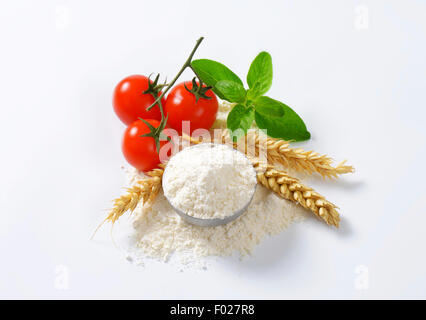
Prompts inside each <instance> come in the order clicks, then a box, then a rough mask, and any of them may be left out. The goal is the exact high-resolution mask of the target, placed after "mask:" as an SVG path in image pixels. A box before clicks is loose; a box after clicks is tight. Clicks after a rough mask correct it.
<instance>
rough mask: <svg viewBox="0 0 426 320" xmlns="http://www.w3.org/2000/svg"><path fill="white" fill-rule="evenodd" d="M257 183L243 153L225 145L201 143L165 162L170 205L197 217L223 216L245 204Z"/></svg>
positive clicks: (166, 191)
mask: <svg viewBox="0 0 426 320" xmlns="http://www.w3.org/2000/svg"><path fill="white" fill-rule="evenodd" d="M256 184H257V180H256V172H255V170H254V168H253V166H252V164H251V163H250V161H249V160H248V159H247V157H246V156H245V155H243V154H242V153H241V152H239V151H236V150H234V149H232V147H229V146H227V145H222V144H211V143H202V144H199V145H196V146H192V147H190V148H185V149H184V150H182V151H181V152H178V153H177V154H176V155H175V156H173V157H172V158H171V159H170V160H169V162H168V163H167V167H166V170H165V172H164V175H163V190H164V194H165V196H166V197H167V198H168V199H169V200H170V202H171V204H172V205H173V206H174V207H175V208H177V209H179V210H180V211H182V212H184V213H186V214H188V215H190V216H192V217H195V218H200V219H213V218H218V219H223V218H226V217H229V216H231V215H233V214H234V213H235V212H236V211H238V210H240V209H242V208H243V207H245V206H246V205H247V203H248V202H249V201H250V199H251V198H252V197H253V193H254V191H255V187H256Z"/></svg>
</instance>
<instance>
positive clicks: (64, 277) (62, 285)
mask: <svg viewBox="0 0 426 320" xmlns="http://www.w3.org/2000/svg"><path fill="white" fill-rule="evenodd" d="M69 282H70V277H69V270H68V267H67V266H64V265H57V266H56V267H55V273H54V283H53V286H54V288H55V289H56V290H68V289H69Z"/></svg>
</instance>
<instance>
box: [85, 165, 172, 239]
mask: <svg viewBox="0 0 426 320" xmlns="http://www.w3.org/2000/svg"><path fill="white" fill-rule="evenodd" d="M160 167H161V168H158V169H154V170H152V171H149V172H147V173H146V175H147V177H145V178H144V179H142V180H139V181H137V182H136V184H135V185H134V186H132V187H130V188H127V193H126V194H124V195H122V196H120V197H119V198H117V199H115V200H114V205H113V207H112V209H111V210H110V211H109V213H108V216H107V217H106V218H105V219H104V221H102V222H101V224H100V225H99V226H98V227H97V228H96V230H95V231H94V233H93V235H92V238H93V237H94V235H95V234H96V232H97V231H98V230H99V228H100V227H101V226H102V225H103V224H104V223H105V222H107V221H108V222H111V224H112V225H114V223H115V222H116V221H117V220H118V219H119V218H120V217H121V216H122V215H123V214H124V213H126V212H127V211H130V212H131V213H132V212H133V211H134V210H135V209H136V207H137V205H138V203H139V202H140V201H141V200H142V202H143V211H146V210H148V209H149V208H151V206H152V205H153V203H154V201H155V198H156V197H157V195H158V192H159V191H160V189H161V178H162V176H163V172H164V166H163V165H160Z"/></svg>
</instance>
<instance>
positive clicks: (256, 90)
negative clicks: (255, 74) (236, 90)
mask: <svg viewBox="0 0 426 320" xmlns="http://www.w3.org/2000/svg"><path fill="white" fill-rule="evenodd" d="M260 96H262V87H261V85H260V82H259V81H256V82H255V83H254V85H253V86H252V87H251V88H250V89H248V90H247V99H249V100H256V99H257V98H258V97H260Z"/></svg>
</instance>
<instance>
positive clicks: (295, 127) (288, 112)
mask: <svg viewBox="0 0 426 320" xmlns="http://www.w3.org/2000/svg"><path fill="white" fill-rule="evenodd" d="M264 98H267V99H270V100H271V101H274V103H276V104H280V105H281V107H282V109H283V111H284V114H283V115H282V116H281V117H273V116H267V115H265V114H264V113H261V112H259V111H258V110H257V108H256V112H255V121H256V124H257V126H258V127H259V128H260V129H265V130H266V133H267V134H268V136H270V137H273V138H280V139H285V140H293V141H303V140H308V139H309V138H310V137H311V134H310V133H309V131H307V130H306V125H305V123H304V122H303V120H302V119H301V118H300V117H299V115H298V114H297V113H296V112H294V111H293V109H291V108H290V107H289V106H287V105H285V104H284V103H282V102H279V101H276V100H274V99H271V98H268V97H264ZM265 101H266V100H265Z"/></svg>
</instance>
